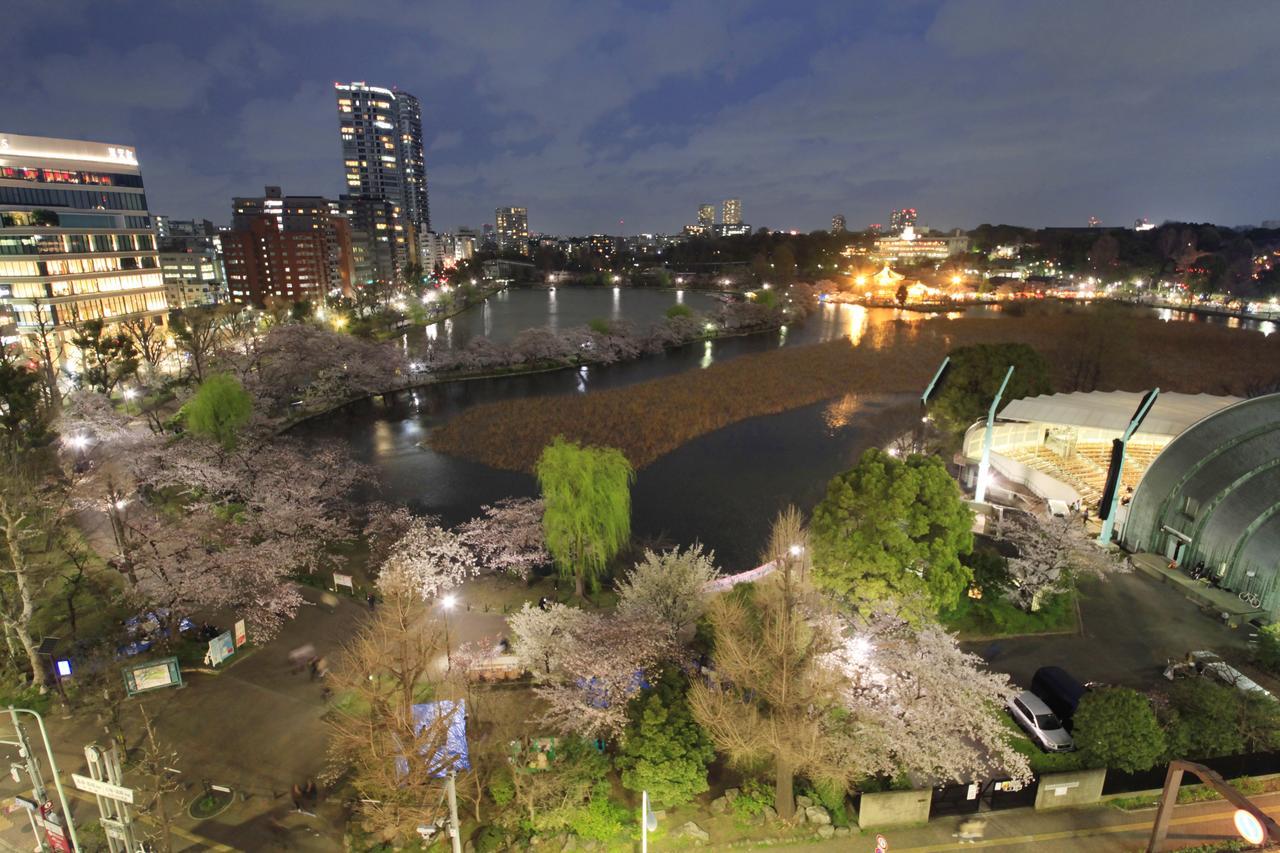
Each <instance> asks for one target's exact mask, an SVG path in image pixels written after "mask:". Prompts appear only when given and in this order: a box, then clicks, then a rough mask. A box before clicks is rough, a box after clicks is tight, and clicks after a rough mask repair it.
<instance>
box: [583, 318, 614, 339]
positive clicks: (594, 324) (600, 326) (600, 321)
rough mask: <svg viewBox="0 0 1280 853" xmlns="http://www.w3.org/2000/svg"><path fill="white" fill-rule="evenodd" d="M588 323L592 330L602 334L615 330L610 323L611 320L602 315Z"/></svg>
mask: <svg viewBox="0 0 1280 853" xmlns="http://www.w3.org/2000/svg"><path fill="white" fill-rule="evenodd" d="M587 325H588V326H589V327H590V328H591V331H593V332H595V333H597V334H600V335H607V334H609V333H610V332H611V331H613V327H612V326H611V325H609V321H608V320H605V319H604V318H602V317H593V318H592V319H591V321H590V322H588V323H587Z"/></svg>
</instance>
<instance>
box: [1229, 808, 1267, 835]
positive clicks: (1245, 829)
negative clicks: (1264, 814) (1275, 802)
mask: <svg viewBox="0 0 1280 853" xmlns="http://www.w3.org/2000/svg"><path fill="white" fill-rule="evenodd" d="M1234 821H1235V825H1236V832H1238V833H1240V837H1241V838H1243V839H1244V840H1245V841H1247V842H1249V843H1250V844H1261V843H1262V842H1263V841H1265V840H1266V838H1267V831H1266V830H1265V829H1263V827H1262V821H1260V820H1258V816H1257V815H1255V814H1254V813H1253V812H1249V811H1245V810H1244V809H1236V814H1235V818H1234Z"/></svg>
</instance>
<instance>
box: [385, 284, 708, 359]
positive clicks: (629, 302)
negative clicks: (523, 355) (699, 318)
mask: <svg viewBox="0 0 1280 853" xmlns="http://www.w3.org/2000/svg"><path fill="white" fill-rule="evenodd" d="M677 304H681V305H687V306H689V308H690V310H692V311H694V312H696V313H699V314H711V313H713V312H714V311H715V309H716V308H717V307H718V306H719V303H718V302H717V301H716V298H715V296H714V295H712V294H710V293H707V292H705V291H698V290H649V289H642V288H631V287H552V288H508V289H506V290H502V291H499V292H498V293H495V294H494V295H493V296H490V297H489V298H488V299H486V300H485V301H484V302H483V303H482V304H481V305H477V306H475V307H474V308H471V309H469V310H467V311H464V312H462V313H461V314H459V315H458V316H456V317H452V318H450V319H448V320H442V321H441V322H439V323H432V324H431V325H429V326H427V327H425V328H424V329H421V330H416V329H415V330H414V331H413V332H411V333H408V334H406V335H405V336H404V338H403V339H402V340H403V343H404V345H405V346H406V347H407V348H408V349H410V350H411V351H412V350H414V349H415V348H417V347H420V346H421V345H422V344H424V343H426V342H427V341H434V342H435V344H436V345H437V346H444V347H447V348H450V349H453V348H461V347H465V346H466V345H467V344H468V343H470V342H471V341H472V340H474V339H475V338H478V337H482V336H483V337H486V338H488V339H489V340H491V341H494V342H495V343H508V342H510V341H511V340H512V339H513V338H515V336H516V335H518V334H520V332H522V331H524V330H525V329H528V328H531V327H534V326H546V327H547V328H549V329H551V330H552V331H553V332H555V331H564V330H566V329H572V328H574V327H578V326H585V325H587V324H588V323H590V322H591V321H592V320H608V321H610V322H615V321H618V320H625V321H626V322H628V323H630V324H631V325H632V326H633V327H635V328H636V330H637V331H639V330H642V329H645V328H647V327H648V326H651V325H652V324H654V323H657V322H658V321H660V320H662V319H663V318H664V317H665V316H666V312H667V309H669V308H670V307H671V306H672V305H677Z"/></svg>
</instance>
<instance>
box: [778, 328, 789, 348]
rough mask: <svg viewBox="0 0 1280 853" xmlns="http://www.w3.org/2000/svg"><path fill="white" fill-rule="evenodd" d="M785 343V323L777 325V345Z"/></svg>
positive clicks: (784, 344)
mask: <svg viewBox="0 0 1280 853" xmlns="http://www.w3.org/2000/svg"><path fill="white" fill-rule="evenodd" d="M786 345H787V327H786V326H785V325H782V326H779V327H778V346H780V347H785V346H786Z"/></svg>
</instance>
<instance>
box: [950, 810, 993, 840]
mask: <svg viewBox="0 0 1280 853" xmlns="http://www.w3.org/2000/svg"><path fill="white" fill-rule="evenodd" d="M986 829H987V821H986V818H981V817H968V818H965V819H964V820H962V821H960V831H959V832H957V833H956V838H959V839H960V841H961V843H963V842H966V841H967V842H969V843H970V844H973V843H975V842H978V841H981V840H982V835H983V833H984V832H985V831H986Z"/></svg>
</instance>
